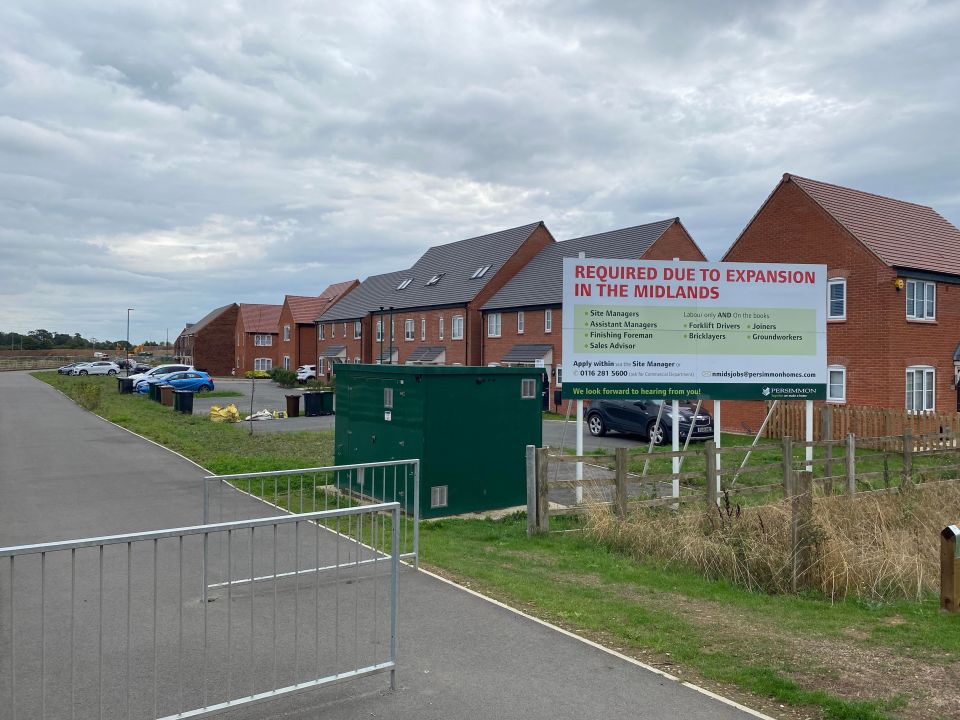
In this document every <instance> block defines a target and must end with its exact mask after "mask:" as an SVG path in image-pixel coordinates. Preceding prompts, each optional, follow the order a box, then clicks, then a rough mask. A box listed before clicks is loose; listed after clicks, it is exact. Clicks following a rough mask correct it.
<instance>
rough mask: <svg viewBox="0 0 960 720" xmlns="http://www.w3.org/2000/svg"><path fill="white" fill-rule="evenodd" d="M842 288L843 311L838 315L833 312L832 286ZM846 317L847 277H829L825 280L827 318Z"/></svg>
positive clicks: (844, 318) (839, 318) (840, 318)
mask: <svg viewBox="0 0 960 720" xmlns="http://www.w3.org/2000/svg"><path fill="white" fill-rule="evenodd" d="M834 287H842V288H843V312H841V313H840V314H838V315H834V314H833V288H834ZM846 319H847V279H846V278H830V279H829V280H827V320H846Z"/></svg>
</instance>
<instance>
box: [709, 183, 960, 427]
mask: <svg viewBox="0 0 960 720" xmlns="http://www.w3.org/2000/svg"><path fill="white" fill-rule="evenodd" d="M904 240H905V241H909V238H904ZM724 260H726V261H730V262H786V263H821V264H826V265H827V268H828V273H827V274H828V277H830V278H837V277H842V278H845V279H846V282H847V312H846V320H842V321H829V322H828V327H827V362H828V364H829V365H843V366H844V367H846V372H847V377H846V402H847V404H850V405H867V406H874V407H893V408H903V407H904V406H905V389H906V381H905V372H906V368H907V367H908V366H910V365H930V366H932V367H934V368H935V369H936V409H937V410H940V411H953V410H955V409H956V405H957V395H956V390H955V388H954V386H953V360H952V358H953V351H954V349H955V348H956V345H957V341H958V340H960V286H958V285H950V284H946V283H937V290H936V292H937V296H936V297H937V309H936V322H935V323H926V322H908V321H907V319H906V293H905V290H901V291H899V292H898V291H897V290H896V288H895V287H894V280H895V279H896V277H897V273H896V272H895V271H894V270H893V269H892V268H890V267H888V266H887V265H885V264H884V263H883V262H882V261H880V260H879V259H878V258H877V257H876V256H875V255H874V254H873V253H872V252H870V251H869V250H868V249H867V248H866V247H865V246H864V245H863V244H862V243H860V242H859V241H857V240H856V239H854V238H853V237H852V236H851V235H850V234H849V233H848V232H847V231H846V230H844V229H843V227H842V226H840V225H839V224H838V223H837V222H836V221H835V220H833V218H832V217H830V216H829V215H828V214H827V213H826V212H825V211H824V210H823V209H822V208H820V206H819V205H817V204H816V203H815V202H813V200H811V199H810V198H809V197H808V196H807V195H806V194H805V193H804V192H803V191H802V190H800V188H798V187H797V186H796V185H795V184H794V183H791V182H786V183H783V184H781V185H780V186H779V187H778V188H777V189H776V190H775V191H774V192H773V194H772V195H771V196H770V198H769V199H768V201H767V203H766V204H765V205H764V207H763V208H761V210H760V211H759V212H758V214H757V215H756V217H755V218H754V219H753V221H752V222H751V223H750V225H749V226H748V227H747V229H746V230H744V232H743V233H742V235H741V237H740V238H739V240H738V241H737V242H736V243H735V245H734V246H733V247H732V248H731V249H730V250H729V251H728V253H727V255H726V256H725V257H724ZM906 275H907V273H905V274H904V276H906ZM763 414H764V411H763V403H762V402H755V403H746V402H724V403H723V408H722V417H721V420H722V425H723V427H724V428H728V429H743V425H744V424H746V425H747V426H749V427H751V428H752V429H754V430H756V429H757V428H758V427H759V425H760V423H761V422H762V419H763Z"/></svg>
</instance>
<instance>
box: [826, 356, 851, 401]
mask: <svg viewBox="0 0 960 720" xmlns="http://www.w3.org/2000/svg"><path fill="white" fill-rule="evenodd" d="M827 400H828V401H829V402H837V403H842V402H846V401H847V369H846V368H845V367H844V366H843V365H831V366H830V367H828V368H827Z"/></svg>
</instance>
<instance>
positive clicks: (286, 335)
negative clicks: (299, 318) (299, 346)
mask: <svg viewBox="0 0 960 720" xmlns="http://www.w3.org/2000/svg"><path fill="white" fill-rule="evenodd" d="M283 341H284V342H290V326H289V325H284V326H283Z"/></svg>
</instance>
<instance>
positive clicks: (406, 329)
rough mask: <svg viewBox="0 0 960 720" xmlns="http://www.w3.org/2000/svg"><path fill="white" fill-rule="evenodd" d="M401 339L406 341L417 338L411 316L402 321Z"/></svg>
mask: <svg viewBox="0 0 960 720" xmlns="http://www.w3.org/2000/svg"><path fill="white" fill-rule="evenodd" d="M403 339H404V340H406V341H407V342H410V341H411V340H416V339H417V336H416V327H415V325H414V323H413V318H407V319H406V320H404V321H403Z"/></svg>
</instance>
